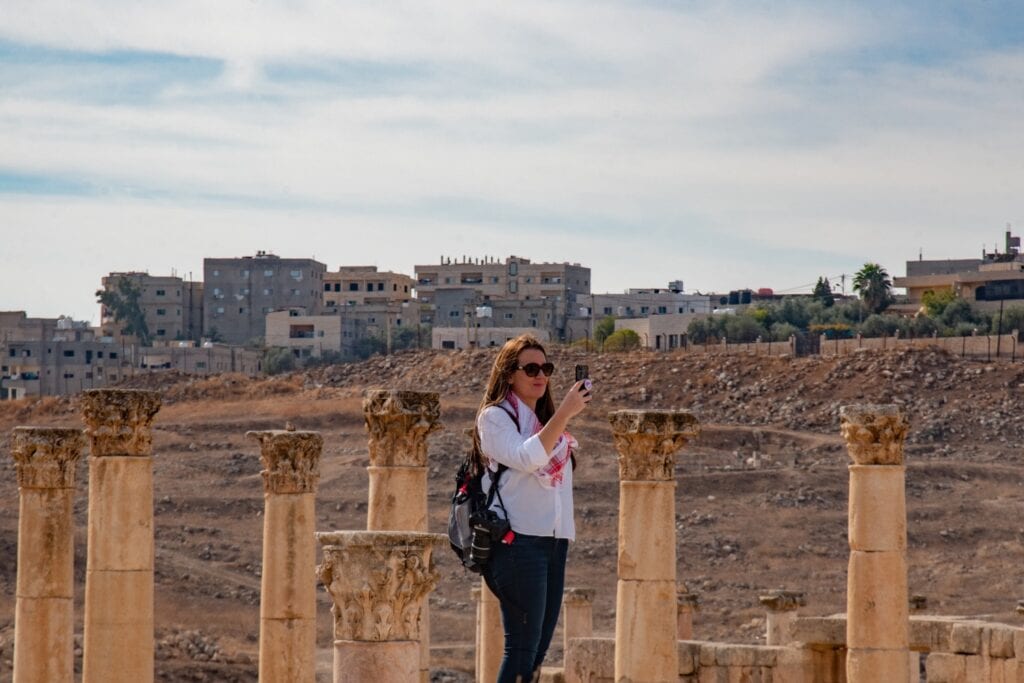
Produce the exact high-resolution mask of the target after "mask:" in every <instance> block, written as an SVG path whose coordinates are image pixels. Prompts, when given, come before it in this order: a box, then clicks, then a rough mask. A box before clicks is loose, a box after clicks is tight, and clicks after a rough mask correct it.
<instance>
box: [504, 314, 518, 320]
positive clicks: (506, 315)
mask: <svg viewBox="0 0 1024 683" xmlns="http://www.w3.org/2000/svg"><path fill="white" fill-rule="evenodd" d="M514 317H516V314H515V313H506V314H505V320H511V319H512V318H514Z"/></svg>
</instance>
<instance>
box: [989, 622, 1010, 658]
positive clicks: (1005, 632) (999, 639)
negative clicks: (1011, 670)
mask: <svg viewBox="0 0 1024 683" xmlns="http://www.w3.org/2000/svg"><path fill="white" fill-rule="evenodd" d="M987 630H988V638H989V641H988V642H989V645H988V653H989V656H991V657H1000V658H1003V659H1006V658H1009V657H1013V653H1014V647H1013V634H1014V631H1016V630H1017V629H1014V628H1011V627H1010V626H999V625H994V626H990V627H988V628H987Z"/></svg>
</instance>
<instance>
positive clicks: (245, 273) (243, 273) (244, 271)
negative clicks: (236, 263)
mask: <svg viewBox="0 0 1024 683" xmlns="http://www.w3.org/2000/svg"><path fill="white" fill-rule="evenodd" d="M238 274H239V275H241V276H242V277H249V269H248V268H242V269H241V270H240V271H238Z"/></svg>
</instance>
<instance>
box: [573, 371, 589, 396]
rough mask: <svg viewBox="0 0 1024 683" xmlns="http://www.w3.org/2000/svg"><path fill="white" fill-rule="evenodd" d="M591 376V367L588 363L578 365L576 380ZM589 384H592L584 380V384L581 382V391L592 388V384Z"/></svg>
mask: <svg viewBox="0 0 1024 683" xmlns="http://www.w3.org/2000/svg"><path fill="white" fill-rule="evenodd" d="M589 377H590V368H588V367H587V366H586V365H577V366H576V381H577V382H579V381H580V380H581V379H584V380H585V379H588V378H589ZM589 384H590V382H584V383H583V384H581V385H580V391H586V390H587V389H589V388H590V386H588V385H589Z"/></svg>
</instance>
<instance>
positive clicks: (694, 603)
mask: <svg viewBox="0 0 1024 683" xmlns="http://www.w3.org/2000/svg"><path fill="white" fill-rule="evenodd" d="M699 611H700V598H699V597H698V596H697V594H696V593H691V592H689V591H688V590H687V589H686V586H682V587H681V590H679V591H678V592H677V593H676V638H678V639H679V640H693V613H694V612H699Z"/></svg>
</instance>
